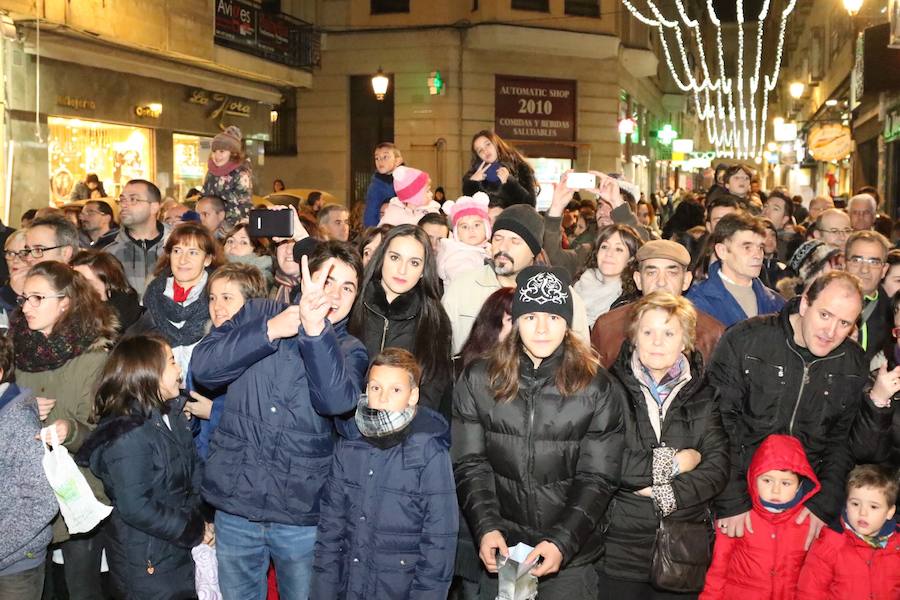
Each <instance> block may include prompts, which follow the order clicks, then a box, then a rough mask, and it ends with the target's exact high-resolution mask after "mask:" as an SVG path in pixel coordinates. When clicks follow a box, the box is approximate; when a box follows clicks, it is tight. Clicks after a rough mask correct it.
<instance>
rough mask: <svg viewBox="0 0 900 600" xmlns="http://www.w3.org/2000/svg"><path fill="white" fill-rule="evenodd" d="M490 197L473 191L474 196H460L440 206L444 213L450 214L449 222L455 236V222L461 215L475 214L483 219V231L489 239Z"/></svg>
mask: <svg viewBox="0 0 900 600" xmlns="http://www.w3.org/2000/svg"><path fill="white" fill-rule="evenodd" d="M489 202H490V198H489V197H488V195H487V194H485V193H484V192H475V195H474V196H460V197H459V198H457V199H456V201H455V202H454V201H453V200H448V201H446V202H444V204H443V206H441V210H443V211H444V212H445V213H446V214H448V215H450V223H451V224H452V225H453V235H454V236H456V224H457V223H458V222H459V220H460V219H462V218H463V217H469V216H477V217H481V219H482V220H483V221H484V231H485V234H486V235H487V237H488V239H491V217H490V215H489V214H488V203H489Z"/></svg>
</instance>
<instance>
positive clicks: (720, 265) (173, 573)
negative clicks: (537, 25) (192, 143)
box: [0, 127, 900, 600]
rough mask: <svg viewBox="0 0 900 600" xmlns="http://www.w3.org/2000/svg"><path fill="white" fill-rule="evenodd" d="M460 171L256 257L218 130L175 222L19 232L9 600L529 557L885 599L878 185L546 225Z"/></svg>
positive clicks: (147, 189)
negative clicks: (447, 187) (77, 516)
mask: <svg viewBox="0 0 900 600" xmlns="http://www.w3.org/2000/svg"><path fill="white" fill-rule="evenodd" d="M471 154H472V157H471V158H472V160H471V168H470V169H469V170H468V171H467V172H466V173H465V175H464V176H463V178H462V190H463V193H464V195H463V196H461V197H459V198H457V199H454V200H450V199H447V198H445V197H444V194H443V190H442V189H441V188H438V189H437V190H435V192H439V193H432V191H431V185H432V181H431V179H430V176H429V175H428V173H426V172H424V171H421V170H419V169H416V168H414V167H413V166H410V165H406V164H405V163H404V159H403V156H402V154H401V152H400V150H399V149H398V148H397V147H395V146H394V145H393V144H390V143H383V144H379V145H378V147H376V148H375V149H374V166H375V173H374V174H373V176H372V179H371V184H370V186H369V189H368V192H367V195H366V200H365V203H364V204H360V205H359V206H358V207H354V210H352V211H351V210H348V209H347V208H346V207H344V206H341V205H337V204H324V203H323V200H322V196H321V195H320V194H316V193H313V194H310V195H309V197H308V198H305V199H303V200H302V201H300V202H299V203H298V204H297V205H296V206H274V207H268V209H269V210H284V211H287V212H288V213H289V215H290V217H289V220H290V221H291V231H292V232H293V233H292V235H290V236H287V237H272V238H266V237H259V236H257V235H255V234H254V229H253V228H252V227H251V226H249V225H248V222H247V218H246V217H247V215H248V213H249V211H250V210H251V209H252V208H254V207H253V202H252V196H251V187H252V185H251V181H252V173H251V171H250V166H249V163H247V162H246V160H245V158H244V157H243V155H242V153H241V135H240V131H239V130H237V128H234V127H230V128H228V129H227V130H226V131H224V132H223V133H222V134H220V135H219V136H217V137H216V139H215V140H214V142H213V144H212V155H211V157H210V161H209V165H208V167H209V173H208V174H207V178H206V181H205V184H204V187H203V189H202V190H197V191H196V192H195V193H192V194H191V198H190V199H189V202H187V201H186V202H175V201H170V202H167V201H164V200H163V198H162V194H161V192H160V190H159V188H158V187H157V186H156V185H155V184H154V183H152V182H150V181H146V180H133V181H130V182H128V183H127V185H125V186H124V188H123V190H122V191H121V194H120V196H119V198H118V199H117V201H116V202H115V203H111V202H110V201H108V200H107V199H105V198H103V197H102V195H101V194H102V189H101V190H100V191H99V192H98V186H97V183H98V182H97V181H96V178H91V177H88V178H87V179H86V180H85V183H84V185H83V186H82V187H84V188H85V190H84V191H85V193H86V196H85V197H84V198H82V199H81V200H80V203H78V204H75V205H72V206H70V207H67V208H66V210H60V209H41V210H39V211H36V214H31V215H27V219H28V220H27V222H23V226H22V228H21V229H18V230H15V231H14V230H12V229H10V228H6V229H4V231H3V232H2V236H3V238H4V241H3V243H4V250H5V252H4V257H5V261H4V264H3V267H5V269H6V271H5V272H3V273H0V276H2V277H3V278H4V281H5V283H4V285H3V287H2V288H0V327H2V329H3V330H4V331H5V333H4V334H3V335H2V336H0V444H3V446H4V447H5V452H4V454H3V455H4V456H5V459H4V461H2V462H0V478H2V480H3V481H4V482H5V485H4V487H3V490H2V491H0V499H2V503H3V505H4V506H5V510H4V511H3V512H2V513H0V531H2V532H3V534H2V535H0V600H7V599H10V600H12V599H15V600H30V599H35V600H36V599H39V598H43V599H45V600H64V599H66V598H68V599H71V600H81V599H91V600H95V599H106V598H135V599H145V598H159V599H167V600H177V599H188V598H217V597H222V598H225V599H228V600H230V599H239V600H251V599H253V600H260V599H263V598H266V597H267V596H268V597H270V598H271V597H282V598H286V599H291V600H295V599H296V600H301V599H305V598H313V599H329V600H331V599H353V598H356V599H361V598H368V599H373V600H374V599H379V600H380V599H385V600H388V599H389V600H400V599H405V598H406V599H416V598H421V599H423V600H424V599H427V600H442V599H444V598H457V599H460V600H493V599H494V598H496V597H497V596H498V593H499V585H500V577H498V572H503V571H504V569H503V566H504V565H505V564H507V562H508V561H509V560H511V559H510V550H511V549H512V548H513V547H514V546H516V545H517V544H520V543H524V544H525V545H527V546H528V549H527V556H526V557H524V558H523V557H521V556H519V557H518V558H519V559H520V560H519V561H518V562H520V563H522V564H523V565H525V566H524V568H523V569H522V572H524V571H527V572H528V573H529V577H530V578H536V590H537V594H538V597H539V598H541V599H544V600H553V599H563V598H564V599H566V600H572V599H591V600H606V599H610V600H611V599H615V600H622V599H635V600H645V599H646V600H674V599H685V600H687V599H691V598H698V597H699V598H701V599H703V600H712V599H715V598H737V597H745V598H748V599H753V598H759V599H763V598H785V599H790V598H795V597H797V598H801V597H803V598H809V599H811V600H814V599H819V598H821V599H833V600H838V599H840V600H848V599H849V600H853V599H860V600H861V599H863V598H877V599H882V600H884V599H900V536H898V534H897V525H896V521H895V520H894V511H895V505H896V501H897V494H898V473H897V469H898V466H900V416H898V414H900V411H898V410H897V405H898V404H900V400H898V401H896V402H895V396H897V394H898V392H900V367H898V363H900V250H898V249H895V248H894V246H895V244H896V238H897V231H895V228H894V227H893V223H892V221H891V219H890V218H889V217H886V216H885V215H883V214H881V213H879V212H878V210H879V206H880V199H879V198H878V195H877V192H876V191H875V190H872V189H863V190H860V191H859V193H857V194H856V195H854V196H853V197H851V198H850V199H849V201H848V202H847V203H846V204H847V206H841V204H842V203H841V202H840V201H838V202H835V201H834V200H833V199H832V198H830V197H817V198H815V199H813V200H812V201H811V202H809V203H808V205H807V206H804V205H803V203H802V199H800V198H799V197H796V198H795V197H791V196H790V195H789V194H787V192H786V190H784V189H782V188H775V189H773V190H771V191H770V192H768V193H766V192H764V191H762V190H761V189H760V184H759V180H758V178H757V174H756V173H754V172H753V171H752V170H751V169H750V168H748V167H746V166H744V165H740V164H737V165H733V166H722V167H721V168H719V169H717V170H716V178H715V183H714V185H713V186H712V187H710V188H709V189H708V190H705V192H703V193H684V192H680V191H679V192H678V193H672V194H662V193H661V194H655V195H653V196H652V197H650V198H649V199H645V198H643V197H641V198H635V197H633V196H632V194H631V193H630V191H629V190H630V189H633V188H631V187H630V186H628V185H622V183H623V182H622V181H621V180H619V179H617V178H615V177H612V176H609V175H606V174H602V173H599V172H594V171H591V172H590V173H591V174H592V175H593V176H594V178H595V181H596V184H595V186H594V187H588V188H584V189H573V187H570V185H569V183H570V180H569V177H570V174H569V172H567V173H565V174H563V176H562V178H561V180H560V181H559V183H557V184H556V185H554V189H553V197H552V202H551V204H550V206H549V208H548V209H547V210H546V211H544V212H538V210H536V208H535V207H536V198H537V195H538V187H537V184H536V180H535V177H534V172H533V170H532V169H531V167H530V166H529V163H528V160H527V159H526V158H525V157H524V156H523V155H522V154H521V153H520V152H519V151H518V150H516V149H515V148H514V147H513V146H512V145H510V144H509V143H507V142H505V141H504V140H502V139H501V138H500V137H498V136H497V135H496V134H494V133H493V132H491V131H481V132H478V133H477V134H476V135H475V136H474V137H473V139H472V144H471ZM573 179H574V178H573ZM279 185H280V188H281V189H283V187H284V184H283V182H281V181H280V180H278V181H277V182H276V186H275V187H276V189H278V188H279ZM92 186H93V187H92ZM51 438H53V439H57V440H58V444H55V443H53V442H49V440H50V439H51ZM48 442H49V446H48ZM62 448H64V449H65V451H67V452H68V453H70V454H71V455H72V457H73V458H74V461H75V463H76V464H77V465H78V467H77V468H78V471H79V472H80V474H81V476H83V478H84V481H85V482H86V485H85V488H89V492H85V491H84V490H81V491H80V492H79V493H78V494H75V493H74V492H73V491H72V490H66V489H61V488H60V486H59V485H58V484H57V485H54V482H53V481H51V479H52V478H50V477H48V475H47V474H46V473H45V468H46V467H45V465H46V463H47V457H48V456H52V455H54V454H55V453H57V452H60V451H61V449H62ZM85 493H88V494H89V495H93V498H92V499H91V500H95V501H99V502H100V503H103V504H105V505H108V506H110V507H111V508H112V511H111V513H110V514H109V516H108V517H106V518H103V519H101V520H99V523H97V524H95V525H94V526H92V527H91V528H90V530H89V531H83V530H81V529H79V528H78V527H76V526H75V525H74V524H73V520H72V517H71V512H70V510H67V507H68V505H69V503H70V502H72V501H73V497H74V496H78V495H79V494H81V495H84V494H85ZM210 548H214V553H213V554H214V557H215V560H214V561H213V562H212V563H209V561H208V558H209V556H210V551H209V549H210ZM210 564H212V567H211V569H212V570H211V572H210V567H209V565H210ZM201 565H203V568H201ZM528 581H533V579H532V580H529V579H528V578H525V579H522V580H520V581H519V582H518V583H519V584H520V585H522V584H525V583H528ZM520 593H521V592H520ZM216 594H219V595H216ZM516 597H517V598H518V597H519V596H516ZM523 597H524V596H523Z"/></svg>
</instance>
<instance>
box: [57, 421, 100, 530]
mask: <svg viewBox="0 0 900 600" xmlns="http://www.w3.org/2000/svg"><path fill="white" fill-rule="evenodd" d="M41 441H42V442H44V458H43V465H44V473H45V474H46V475H47V481H49V482H50V487H52V488H53V492H54V493H55V494H56V499H57V500H58V501H59V511H60V512H61V513H62V516H63V520H65V522H66V528H68V530H69V533H71V534H74V533H87V532H88V531H91V530H92V529H93V528H94V527H96V526H97V525H98V524H99V523H100V521H102V520H103V519H105V518H106V517H108V516H109V513H111V512H112V507H111V506H107V505H105V504H103V503H102V502H100V501H98V500H97V499H96V498H95V497H94V492H92V491H91V487H90V486H89V485H88V482H87V480H86V479H85V478H84V475H82V474H81V471H79V470H78V466H77V465H76V464H75V461H74V460H72V457H71V456H69V451H68V450H67V449H66V448H65V446H63V445H62V444H61V443H60V442H59V435H58V434H57V433H56V426H55V425H51V426H50V427H45V428H43V429H41ZM48 444H49V445H50V448H48V447H47V446H48Z"/></svg>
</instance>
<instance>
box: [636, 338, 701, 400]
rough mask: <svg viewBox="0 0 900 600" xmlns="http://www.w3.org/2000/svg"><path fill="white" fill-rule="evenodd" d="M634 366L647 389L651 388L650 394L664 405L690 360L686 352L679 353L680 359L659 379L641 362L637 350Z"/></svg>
mask: <svg viewBox="0 0 900 600" xmlns="http://www.w3.org/2000/svg"><path fill="white" fill-rule="evenodd" d="M632 368H633V370H634V374H635V375H637V377H638V379H639V380H640V382H641V383H643V384H644V385H645V386H647V389H648V390H650V395H651V396H653V399H654V400H656V403H657V404H658V405H659V406H663V405H664V404H665V403H666V399H668V397H669V394H671V393H672V390H674V389H675V387H676V386H677V385H678V384H679V383H681V380H682V378H683V377H682V376H683V375H684V374H685V372H686V371H687V370H688V360H687V357H686V356H685V355H684V354H679V355H678V360H677V361H676V362H675V364H674V365H672V368H671V369H669V370H668V372H666V374H665V375H663V378H662V379H660V380H659V382H658V383H657V381H656V380H655V379H654V378H653V375H652V374H651V373H650V371H649V369H647V367H645V366H644V364H643V363H642V362H641V360H640V358H638V353H637V350H635V351H634V354H632Z"/></svg>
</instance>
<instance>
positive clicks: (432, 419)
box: [409, 404, 450, 449]
mask: <svg viewBox="0 0 900 600" xmlns="http://www.w3.org/2000/svg"><path fill="white" fill-rule="evenodd" d="M409 427H410V432H409V435H410V438H421V442H423V443H424V442H425V441H427V440H429V439H434V440H437V442H438V443H440V445H441V446H442V447H444V448H447V449H449V448H450V426H449V425H448V424H447V421H446V420H445V419H444V417H443V416H441V414H440V413H438V412H437V411H434V410H432V409H430V408H428V407H427V406H422V405H421V404H419V408H418V409H417V410H416V416H415V417H414V418H413V420H412V423H410V424H409Z"/></svg>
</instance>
